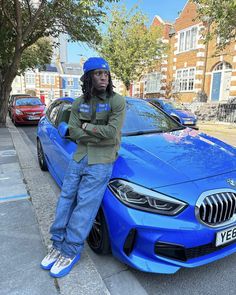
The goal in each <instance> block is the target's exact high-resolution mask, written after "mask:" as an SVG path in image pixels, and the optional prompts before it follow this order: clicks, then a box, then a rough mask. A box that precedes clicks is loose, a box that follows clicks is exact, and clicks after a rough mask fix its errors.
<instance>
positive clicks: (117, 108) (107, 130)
mask: <svg viewBox="0 0 236 295" xmlns="http://www.w3.org/2000/svg"><path fill="white" fill-rule="evenodd" d="M125 109H126V104H125V99H124V97H123V96H120V95H115V96H113V98H112V101H111V114H110V117H109V120H108V123H107V125H95V124H90V123H88V125H87V126H86V129H85V131H86V133H87V134H89V135H91V136H95V137H97V138H101V139H114V138H115V137H116V134H117V132H120V131H121V128H122V125H123V121H124V117H125Z"/></svg>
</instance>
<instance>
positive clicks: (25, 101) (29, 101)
mask: <svg viewBox="0 0 236 295" xmlns="http://www.w3.org/2000/svg"><path fill="white" fill-rule="evenodd" d="M36 105H42V102H41V100H40V99H39V98H37V97H25V98H19V99H17V100H16V106H36Z"/></svg>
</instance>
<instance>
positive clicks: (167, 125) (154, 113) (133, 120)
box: [122, 99, 185, 136]
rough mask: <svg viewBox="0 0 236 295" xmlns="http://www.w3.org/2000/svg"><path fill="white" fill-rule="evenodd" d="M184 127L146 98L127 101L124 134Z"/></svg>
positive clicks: (159, 131) (165, 130) (164, 130)
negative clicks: (145, 99)
mask: <svg viewBox="0 0 236 295" xmlns="http://www.w3.org/2000/svg"><path fill="white" fill-rule="evenodd" d="M184 128H185V127H183V126H181V125H179V124H178V123H177V122H176V121H175V120H173V119H171V118H170V117H168V116H167V115H166V114H165V113H163V112H162V111H161V110H159V109H157V108H156V107H154V106H153V105H152V104H150V103H148V102H146V101H144V100H141V99H140V100H138V99H134V100H132V99H129V100H127V101H126V118H125V123H124V127H123V129H122V134H123V135H124V136H132V135H139V134H140V135H141V134H148V133H162V132H169V131H174V130H179V129H184Z"/></svg>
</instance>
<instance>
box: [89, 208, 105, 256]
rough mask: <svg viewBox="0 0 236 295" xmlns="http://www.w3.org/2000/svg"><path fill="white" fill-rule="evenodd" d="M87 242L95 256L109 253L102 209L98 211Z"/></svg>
mask: <svg viewBox="0 0 236 295" xmlns="http://www.w3.org/2000/svg"><path fill="white" fill-rule="evenodd" d="M87 242H88V244H89V246H90V248H91V249H92V250H93V251H94V252H95V253H97V254H109V253H111V247H110V240H109V234H108V229H107V224H106V220H105V217H104V213H103V211H102V208H100V209H99V210H98V213H97V216H96V218H95V220H94V223H93V227H92V229H91V231H90V233H89V236H88V238H87Z"/></svg>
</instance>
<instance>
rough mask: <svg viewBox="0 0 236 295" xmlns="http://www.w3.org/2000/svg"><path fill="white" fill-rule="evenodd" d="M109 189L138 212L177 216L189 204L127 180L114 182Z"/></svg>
mask: <svg viewBox="0 0 236 295" xmlns="http://www.w3.org/2000/svg"><path fill="white" fill-rule="evenodd" d="M108 187H109V188H110V190H111V191H112V192H113V193H114V195H115V196H116V197H117V198H118V199H119V200H120V201H121V202H122V203H123V204H125V205H127V206H128V207H132V208H135V209H138V210H143V211H148V212H153V213H158V214H163V215H176V214H178V213H180V212H181V211H182V210H183V209H184V208H185V207H187V204H186V203H184V202H182V201H180V200H177V199H174V198H172V197H168V196H166V195H164V194H161V193H158V192H155V191H153V190H150V189H147V188H145V187H142V186H139V185H136V184H134V183H131V182H128V181H125V180H121V179H115V180H112V181H110V183H109V185H108Z"/></svg>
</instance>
